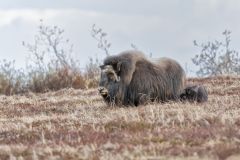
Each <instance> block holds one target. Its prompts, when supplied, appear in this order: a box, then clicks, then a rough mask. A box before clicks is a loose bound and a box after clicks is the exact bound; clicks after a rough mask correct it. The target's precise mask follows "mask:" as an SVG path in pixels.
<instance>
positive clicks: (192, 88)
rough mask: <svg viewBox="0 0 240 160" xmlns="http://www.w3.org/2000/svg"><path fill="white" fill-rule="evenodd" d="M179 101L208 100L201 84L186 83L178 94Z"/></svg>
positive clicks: (200, 101) (199, 101)
mask: <svg viewBox="0 0 240 160" xmlns="http://www.w3.org/2000/svg"><path fill="white" fill-rule="evenodd" d="M180 99H181V101H189V102H194V101H196V102H198V103H202V102H206V101H207V100H208V92H207V90H206V88H205V87H204V86H202V85H188V86H187V87H186V88H185V89H184V90H183V92H182V93H181V95H180Z"/></svg>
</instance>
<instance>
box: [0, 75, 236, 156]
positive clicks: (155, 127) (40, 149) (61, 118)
mask: <svg viewBox="0 0 240 160" xmlns="http://www.w3.org/2000/svg"><path fill="white" fill-rule="evenodd" d="M188 81H189V82H193V83H196V84H203V85H205V86H206V88H207V90H208V92H209V101H208V102H207V103H203V104H196V103H182V102H169V103H164V104H149V105H146V106H139V107H113V106H107V105H106V104H105V103H104V102H103V100H102V98H101V97H100V96H99V95H98V93H97V89H92V90H73V89H65V90H60V91H57V92H48V93H44V94H33V93H28V94H25V95H14V96H0V159H1V160H5V159H19V160H25V159H26V160H30V159H36V160H41V159H52V160H58V159H59V160H61V159H63V160H71V159H116V160H117V159H152V160H153V159H162V160H165V159H177V160H183V159H188V160H198V159H199V160H200V159H201V160H202V159H219V160H225V159H227V160H237V159H240V78H239V77H216V78H205V79H197V78H193V79H189V80H188Z"/></svg>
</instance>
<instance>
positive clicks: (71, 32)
mask: <svg viewBox="0 0 240 160" xmlns="http://www.w3.org/2000/svg"><path fill="white" fill-rule="evenodd" d="M239 15H240V1H238V0H141V1H139V0H121V1H119V0H51V1H49V0H41V1H33V0H9V1H3V0H2V1H0V35H1V36H0V44H1V47H0V59H3V58H6V59H9V60H11V59H15V60H16V64H17V65H18V66H24V65H25V59H26V57H27V55H28V52H27V51H26V49H25V48H24V47H23V46H22V45H21V42H22V41H27V42H33V36H34V34H36V32H37V26H38V25H39V19H43V20H44V22H45V24H49V25H58V26H60V27H62V28H63V29H65V31H66V32H65V37H66V38H69V39H70V40H71V42H72V43H73V44H74V53H75V56H76V57H77V58H78V59H79V60H80V62H81V65H82V67H83V66H84V65H85V64H86V62H87V61H88V57H90V56H92V57H94V56H95V55H97V56H98V57H99V58H101V57H103V56H104V54H103V52H101V51H100V50H99V49H98V48H97V45H96V44H97V43H96V41H95V40H94V39H93V38H92V37H91V34H90V30H91V26H92V25H93V24H97V26H99V27H101V28H103V29H104V31H106V32H107V33H108V40H109V41H110V42H111V43H112V47H111V49H110V52H111V54H116V53H118V52H121V51H123V50H127V49H130V48H131V47H130V44H131V43H133V44H135V45H137V46H138V48H139V49H141V50H142V51H144V52H146V53H150V52H151V53H152V54H153V57H162V56H165V57H172V58H174V59H176V60H178V61H179V62H180V63H181V64H182V65H183V66H184V65H185V63H188V64H189V66H190V68H193V67H192V65H191V58H192V57H194V55H195V53H197V51H199V50H198V49H197V48H196V47H194V46H193V43H192V41H193V40H197V41H199V42H204V41H207V40H214V39H222V38H223V37H222V36H221V33H222V32H223V31H224V30H225V29H229V30H231V31H232V47H233V48H235V49H236V50H240V21H239Z"/></svg>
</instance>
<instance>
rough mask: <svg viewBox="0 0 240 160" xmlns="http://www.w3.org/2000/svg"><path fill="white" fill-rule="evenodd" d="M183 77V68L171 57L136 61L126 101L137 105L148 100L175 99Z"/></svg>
mask: <svg viewBox="0 0 240 160" xmlns="http://www.w3.org/2000/svg"><path fill="white" fill-rule="evenodd" d="M185 79H186V78H185V72H184V70H183V69H182V67H181V66H180V65H179V64H178V63H177V62H176V61H174V60H172V59H169V58H161V59H159V60H158V61H157V62H155V63H152V62H150V61H148V60H146V59H145V60H141V61H138V62H137V63H136V69H135V72H134V73H133V76H132V80H131V83H130V84H129V87H128V93H127V98H128V101H129V102H130V103H133V104H135V105H138V104H141V103H144V102H146V101H149V100H150V101H155V100H156V101H161V102H165V101H168V100H177V99H178V98H179V95H180V93H181V92H182V90H183V89H184V87H185Z"/></svg>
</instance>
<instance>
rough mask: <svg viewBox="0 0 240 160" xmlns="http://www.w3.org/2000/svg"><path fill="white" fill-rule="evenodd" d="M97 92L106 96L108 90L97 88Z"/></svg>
mask: <svg viewBox="0 0 240 160" xmlns="http://www.w3.org/2000/svg"><path fill="white" fill-rule="evenodd" d="M98 91H99V93H100V94H101V95H103V96H104V95H107V94H108V90H107V89H106V88H105V87H99V88H98Z"/></svg>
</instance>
